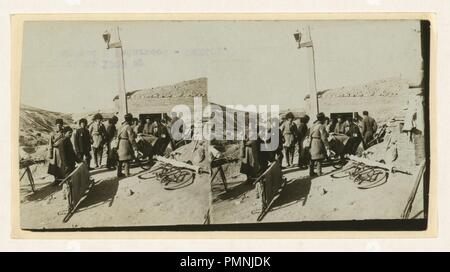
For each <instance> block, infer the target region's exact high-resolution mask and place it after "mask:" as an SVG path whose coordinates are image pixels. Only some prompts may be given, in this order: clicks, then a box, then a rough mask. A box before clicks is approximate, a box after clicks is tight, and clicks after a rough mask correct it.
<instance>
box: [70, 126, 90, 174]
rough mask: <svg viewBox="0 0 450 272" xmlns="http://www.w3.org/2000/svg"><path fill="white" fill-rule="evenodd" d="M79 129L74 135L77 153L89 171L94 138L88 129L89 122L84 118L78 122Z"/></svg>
mask: <svg viewBox="0 0 450 272" xmlns="http://www.w3.org/2000/svg"><path fill="white" fill-rule="evenodd" d="M78 125H79V126H80V128H79V129H77V130H76V131H75V134H74V136H73V137H74V140H73V142H74V144H75V153H76V155H77V157H78V158H79V159H80V160H84V162H85V163H86V165H87V167H88V168H89V170H92V168H91V158H92V157H91V144H92V138H91V135H90V133H89V130H88V129H87V120H86V119H84V118H82V119H80V121H78Z"/></svg>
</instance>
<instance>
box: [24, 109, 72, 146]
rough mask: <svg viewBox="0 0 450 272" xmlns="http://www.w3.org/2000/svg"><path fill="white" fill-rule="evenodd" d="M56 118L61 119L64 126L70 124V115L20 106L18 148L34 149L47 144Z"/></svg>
mask: <svg viewBox="0 0 450 272" xmlns="http://www.w3.org/2000/svg"><path fill="white" fill-rule="evenodd" d="M58 118H61V119H63V121H64V123H65V124H71V123H72V116H71V115H70V114H66V113H59V112H52V111H47V110H43V109H39V108H35V107H31V106H28V105H24V104H21V105H20V120H19V146H21V147H30V148H34V147H36V146H39V145H45V144H47V143H48V138H49V135H50V132H51V131H52V130H53V127H54V125H55V121H56V119H58Z"/></svg>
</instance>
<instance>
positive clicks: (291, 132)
mask: <svg viewBox="0 0 450 272" xmlns="http://www.w3.org/2000/svg"><path fill="white" fill-rule="evenodd" d="M281 133H282V134H283V137H284V144H283V147H284V155H285V157H286V162H287V167H291V165H292V164H293V162H294V151H295V144H296V142H295V137H296V134H297V126H296V125H295V123H294V114H293V113H292V112H288V113H287V114H286V120H285V121H284V122H283V124H282V125H281Z"/></svg>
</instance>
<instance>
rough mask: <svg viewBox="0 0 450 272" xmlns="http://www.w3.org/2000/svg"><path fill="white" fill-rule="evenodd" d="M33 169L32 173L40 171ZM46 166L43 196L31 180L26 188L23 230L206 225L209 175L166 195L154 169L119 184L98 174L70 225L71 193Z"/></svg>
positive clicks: (136, 171) (135, 172)
mask: <svg viewBox="0 0 450 272" xmlns="http://www.w3.org/2000/svg"><path fill="white" fill-rule="evenodd" d="M34 167H35V166H32V168H31V169H32V171H34ZM45 170H46V168H45V166H43V165H41V166H39V167H38V168H37V169H36V171H35V172H34V173H33V175H34V177H35V179H36V186H37V192H36V193H32V192H31V189H30V186H29V183H28V180H27V178H26V177H25V178H24V179H23V180H22V181H21V183H20V193H21V208H20V211H21V226H22V228H23V229H53V228H90V227H117V226H154V225H183V224H203V223H204V221H205V215H206V214H207V212H208V209H209V203H210V188H211V187H210V183H209V175H208V174H202V175H197V176H196V178H195V180H194V182H193V183H192V184H191V185H189V186H187V187H184V188H180V189H177V190H172V191H169V190H165V189H164V188H163V186H162V184H161V183H160V182H159V181H158V180H156V178H154V177H152V176H153V174H152V173H149V171H150V170H147V171H146V170H143V169H142V168H141V167H134V168H132V169H131V174H132V176H131V177H128V178H122V179H120V180H119V179H118V178H116V171H108V170H106V169H105V168H101V169H98V170H93V171H92V175H91V176H92V177H93V178H94V180H95V184H94V186H93V187H92V189H91V190H90V192H89V193H88V195H87V197H86V198H85V199H84V200H83V201H82V202H81V203H80V205H79V207H78V209H77V210H76V212H75V214H74V215H73V216H72V217H71V218H70V220H69V221H68V222H67V223H63V218H64V217H65V215H66V213H67V200H66V198H65V189H63V188H62V187H60V186H53V185H52V177H49V176H48V175H46V174H45Z"/></svg>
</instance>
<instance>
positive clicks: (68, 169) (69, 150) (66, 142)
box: [62, 126, 82, 177]
mask: <svg viewBox="0 0 450 272" xmlns="http://www.w3.org/2000/svg"><path fill="white" fill-rule="evenodd" d="M63 132H64V139H63V142H62V150H63V153H62V157H63V162H64V177H67V176H68V175H69V174H70V173H72V171H73V170H75V166H76V164H77V163H81V162H82V160H81V159H80V158H79V157H78V156H77V155H76V153H75V151H74V149H73V144H72V141H71V140H70V139H71V138H72V132H73V130H72V128H71V127H69V126H67V127H64V129H63Z"/></svg>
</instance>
